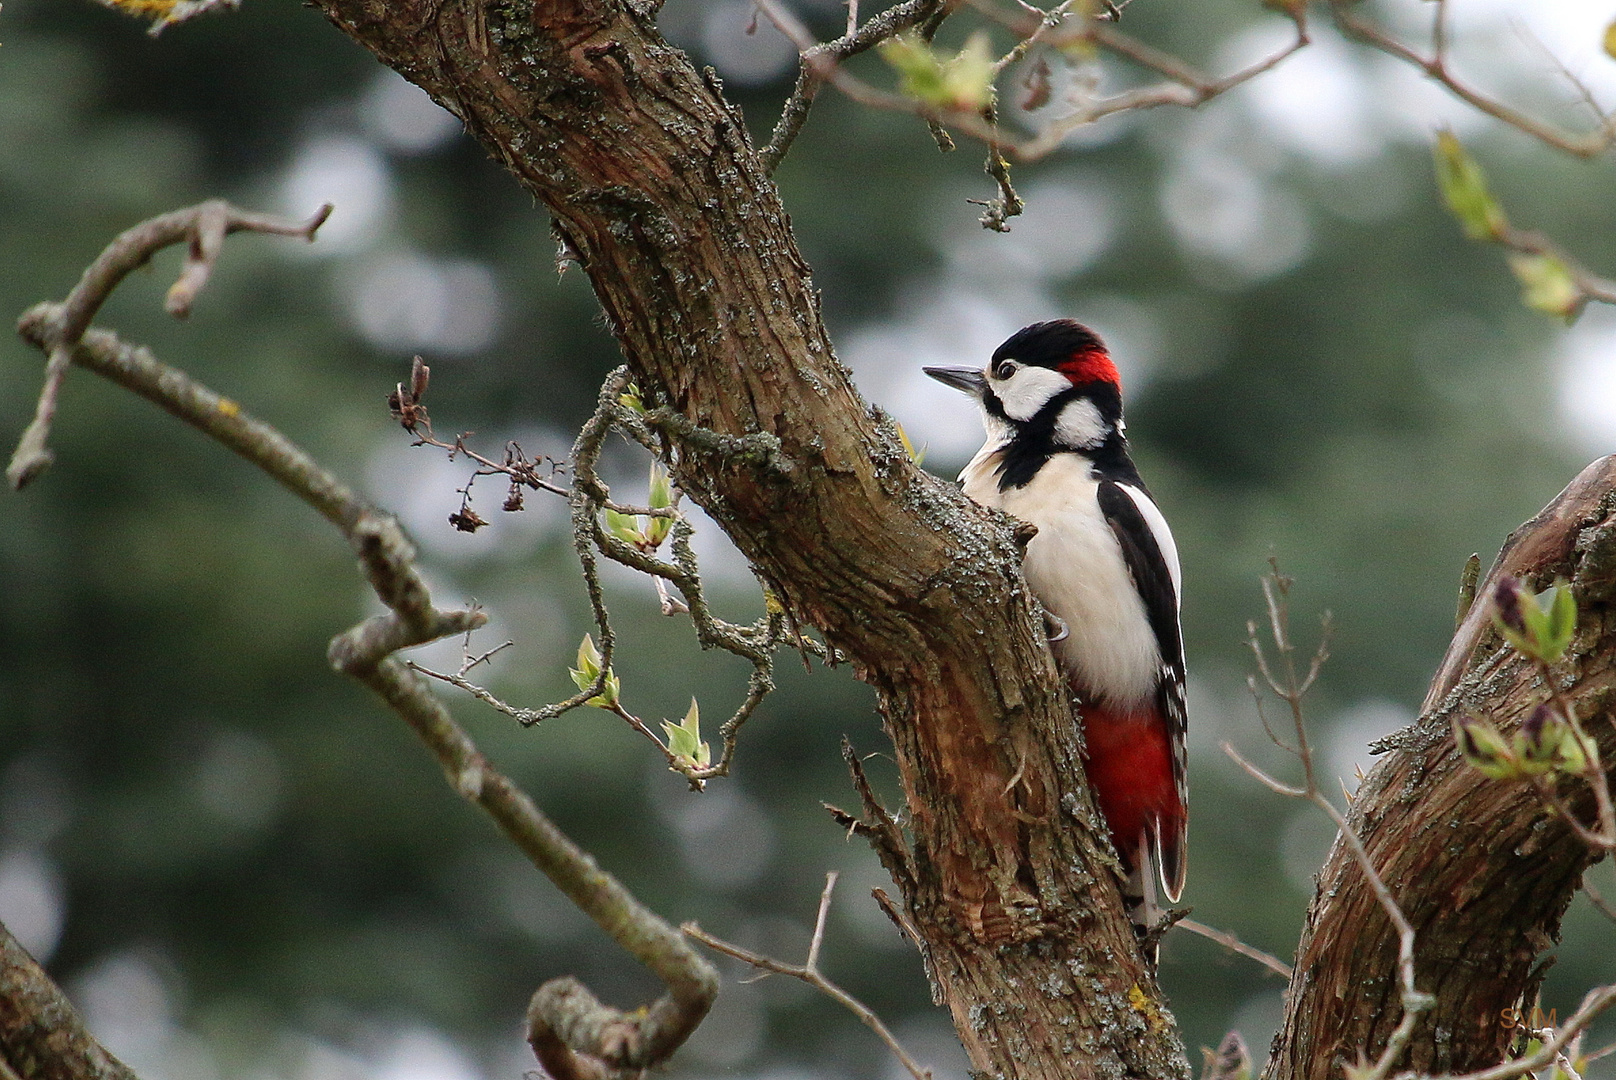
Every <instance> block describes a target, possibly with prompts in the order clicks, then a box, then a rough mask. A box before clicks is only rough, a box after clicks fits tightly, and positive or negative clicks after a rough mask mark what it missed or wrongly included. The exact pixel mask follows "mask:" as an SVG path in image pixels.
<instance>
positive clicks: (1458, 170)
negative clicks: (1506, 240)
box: [1433, 131, 1509, 240]
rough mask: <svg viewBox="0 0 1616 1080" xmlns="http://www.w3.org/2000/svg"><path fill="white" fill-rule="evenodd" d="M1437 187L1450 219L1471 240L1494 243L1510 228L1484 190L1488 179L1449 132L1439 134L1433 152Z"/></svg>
mask: <svg viewBox="0 0 1616 1080" xmlns="http://www.w3.org/2000/svg"><path fill="white" fill-rule="evenodd" d="M1433 156H1434V158H1435V161H1436V183H1437V187H1438V188H1440V189H1441V191H1442V198H1443V201H1445V202H1446V203H1447V204H1448V209H1449V210H1451V211H1453V216H1454V217H1456V218H1458V219H1459V224H1460V225H1462V226H1464V232H1465V235H1466V236H1468V237H1469V238H1470V239H1472V240H1497V239H1499V238H1501V237H1502V236H1503V235H1504V230H1505V229H1507V228H1509V220H1508V219H1507V218H1506V217H1505V216H1504V209H1503V207H1501V206H1499V205H1498V200H1496V199H1494V198H1493V196H1492V192H1490V191H1488V190H1487V177H1486V175H1485V174H1484V173H1483V172H1482V171H1481V166H1480V165H1477V164H1476V161H1475V159H1474V158H1472V157H1471V156H1470V154H1469V152H1468V151H1467V150H1465V148H1464V146H1463V144H1461V143H1460V142H1459V140H1458V138H1457V137H1455V135H1454V134H1453V132H1451V131H1440V132H1438V133H1437V136H1436V147H1435V149H1434V151H1433Z"/></svg>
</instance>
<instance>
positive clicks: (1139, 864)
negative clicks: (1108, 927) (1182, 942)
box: [1117, 833, 1171, 967]
mask: <svg viewBox="0 0 1616 1080" xmlns="http://www.w3.org/2000/svg"><path fill="white" fill-rule="evenodd" d="M1153 839H1154V838H1153V837H1152V836H1151V835H1150V834H1149V833H1141V834H1140V835H1139V839H1138V840H1137V841H1136V842H1135V843H1134V845H1133V847H1132V849H1131V850H1128V849H1126V848H1124V847H1123V846H1122V845H1118V851H1117V854H1118V855H1120V856H1121V857H1122V859H1123V861H1124V862H1125V863H1126V864H1127V866H1128V877H1127V880H1125V881H1123V883H1122V905H1123V908H1124V909H1125V910H1126V911H1127V913H1128V921H1129V922H1131V923H1133V932H1134V934H1135V936H1137V937H1138V938H1139V940H1140V948H1141V949H1142V950H1143V951H1144V954H1145V959H1146V960H1149V961H1150V966H1151V967H1155V966H1156V960H1157V955H1156V953H1157V942H1155V941H1146V935H1147V934H1149V933H1150V930H1151V928H1152V927H1154V926H1155V925H1156V924H1157V923H1158V922H1160V921H1161V917H1162V914H1163V912H1164V910H1165V909H1163V908H1162V907H1161V905H1160V904H1159V903H1157V900H1156V879H1157V874H1158V871H1157V866H1158V865H1159V861H1158V858H1157V852H1156V845H1155V844H1154V843H1153V842H1152V841H1153ZM1169 899H1171V898H1169Z"/></svg>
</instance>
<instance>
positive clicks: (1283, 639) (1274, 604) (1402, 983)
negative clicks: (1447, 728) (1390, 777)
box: [1223, 563, 1436, 1080]
mask: <svg viewBox="0 0 1616 1080" xmlns="http://www.w3.org/2000/svg"><path fill="white" fill-rule="evenodd" d="M1271 565H1272V572H1271V573H1270V574H1268V575H1265V576H1264V578H1263V583H1262V584H1263V599H1264V602H1265V606H1266V608H1267V614H1268V633H1269V636H1270V637H1271V639H1272V641H1273V647H1274V652H1275V655H1276V657H1277V661H1278V669H1277V672H1276V669H1275V666H1274V664H1273V663H1271V662H1270V660H1269V657H1268V653H1267V651H1266V650H1265V649H1264V647H1263V643H1262V640H1261V638H1260V637H1259V636H1258V633H1257V625H1256V623H1255V622H1253V623H1249V624H1248V625H1247V641H1248V644H1249V645H1250V647H1251V650H1252V655H1253V656H1254V657H1255V658H1256V661H1257V671H1258V673H1259V675H1260V676H1261V679H1262V685H1263V686H1264V687H1266V689H1267V690H1268V691H1269V692H1271V693H1273V694H1274V696H1275V697H1277V698H1279V699H1280V700H1281V701H1283V702H1284V703H1285V705H1286V706H1287V708H1288V710H1289V712H1290V718H1291V724H1292V729H1293V732H1294V735H1295V738H1296V743H1295V745H1294V746H1292V745H1288V744H1287V743H1285V742H1284V741H1282V740H1280V739H1279V738H1277V737H1276V736H1275V735H1274V732H1273V730H1272V729H1271V728H1268V723H1267V719H1266V717H1264V719H1263V726H1264V728H1265V729H1267V730H1268V735H1269V738H1270V739H1272V740H1273V742H1274V744H1275V745H1276V746H1278V747H1280V748H1281V749H1282V750H1285V751H1286V752H1288V753H1290V754H1292V755H1294V756H1295V757H1296V759H1297V760H1298V761H1299V762H1300V763H1301V766H1302V776H1303V784H1302V786H1301V787H1296V786H1294V785H1290V784H1285V783H1283V782H1281V781H1279V780H1276V779H1274V778H1273V777H1272V776H1270V775H1268V773H1266V772H1264V771H1263V770H1261V769H1259V768H1258V767H1257V766H1255V765H1253V764H1252V763H1251V762H1249V761H1247V760H1246V759H1245V758H1244V757H1242V756H1241V754H1240V753H1239V751H1237V750H1236V749H1235V748H1234V747H1233V746H1231V745H1230V744H1229V743H1224V744H1223V752H1224V753H1226V754H1228V755H1229V757H1230V758H1232V759H1233V760H1234V762H1235V764H1237V765H1239V766H1240V767H1241V768H1242V769H1244V770H1245V771H1246V773H1247V774H1248V775H1250V776H1251V777H1252V778H1254V779H1255V780H1257V781H1258V782H1259V783H1261V784H1262V785H1263V786H1264V787H1267V788H1268V789H1269V790H1270V791H1273V792H1276V793H1277V794H1280V795H1285V796H1287V797H1289V798H1295V799H1303V800H1305V801H1307V802H1310V803H1312V804H1313V805H1314V806H1317V807H1318V808H1319V809H1320V810H1322V811H1323V812H1324V813H1325V815H1326V816H1328V817H1329V819H1330V820H1331V821H1332V822H1334V823H1335V827H1336V829H1337V830H1338V833H1337V835H1338V837H1339V839H1340V841H1341V842H1343V843H1345V844H1346V845H1347V846H1348V848H1349V850H1350V851H1351V852H1352V855H1353V859H1354V861H1355V862H1356V863H1357V864H1358V868H1359V869H1360V870H1362V871H1363V874H1364V878H1365V879H1366V880H1367V881H1368V882H1369V887H1370V888H1371V890H1373V892H1374V894H1375V898H1376V900H1377V901H1379V903H1380V907H1381V910H1382V911H1384V912H1385V913H1386V917H1387V918H1388V919H1390V920H1391V922H1392V925H1393V926H1394V927H1396V929H1397V939H1398V947H1397V978H1398V985H1399V988H1400V992H1401V993H1400V996H1401V1001H1402V1009H1403V1015H1402V1017H1401V1019H1400V1020H1399V1021H1398V1023H1397V1027H1396V1028H1395V1029H1394V1030H1393V1031H1392V1033H1391V1035H1390V1036H1389V1037H1388V1038H1387V1040H1386V1046H1385V1048H1384V1049H1383V1050H1382V1051H1381V1054H1380V1056H1379V1057H1377V1058H1376V1059H1375V1061H1374V1062H1373V1063H1372V1064H1366V1065H1364V1066H1361V1067H1358V1068H1355V1069H1354V1070H1353V1076H1354V1080H1386V1078H1387V1077H1388V1076H1390V1075H1391V1070H1392V1068H1393V1066H1395V1065H1396V1064H1397V1061H1398V1060H1399V1059H1400V1058H1401V1057H1402V1054H1403V1051H1404V1050H1405V1049H1406V1048H1407V1047H1408V1043H1409V1040H1410V1039H1412V1038H1413V1035H1414V1028H1415V1025H1416V1024H1418V1023H1419V1018H1420V1016H1421V1015H1422V1014H1423V1013H1425V1012H1426V1011H1427V1010H1429V1009H1430V1008H1431V1007H1432V1006H1433V1005H1435V1004H1436V998H1435V997H1433V996H1432V995H1431V994H1428V993H1425V992H1424V991H1422V990H1420V989H1419V988H1418V987H1417V986H1416V985H1415V982H1414V928H1413V926H1411V925H1410V924H1409V921H1408V918H1407V917H1406V916H1405V915H1404V914H1403V909H1402V908H1401V907H1400V906H1399V905H1398V903H1397V900H1396V898H1395V897H1393V896H1392V894H1391V890H1390V889H1389V888H1387V886H1386V883H1385V881H1384V880H1382V879H1381V876H1380V872H1379V871H1378V870H1377V869H1376V868H1375V864H1374V861H1373V860H1372V859H1370V857H1369V853H1368V851H1366V850H1365V849H1364V845H1363V840H1362V839H1361V838H1360V837H1359V836H1358V833H1357V831H1356V830H1355V829H1353V828H1352V826H1351V824H1349V823H1348V821H1347V819H1346V816H1345V815H1343V814H1342V813H1341V811H1340V810H1338V809H1337V808H1336V806H1335V804H1334V803H1332V802H1331V801H1330V800H1329V799H1328V798H1326V797H1325V795H1324V793H1323V791H1322V790H1321V789H1320V787H1319V783H1318V777H1317V774H1316V772H1315V769H1314V762H1313V749H1312V746H1311V745H1310V743H1309V741H1308V736H1307V723H1306V720H1305V716H1304V711H1303V699H1304V698H1305V697H1306V696H1307V693H1308V691H1309V690H1311V689H1312V688H1313V685H1314V683H1315V682H1317V680H1318V677H1319V672H1320V671H1321V670H1322V669H1323V667H1324V663H1325V661H1326V660H1328V659H1329V655H1330V653H1329V620H1328V617H1326V618H1325V622H1324V632H1323V634H1322V635H1321V637H1320V641H1319V645H1318V648H1317V649H1316V650H1315V652H1314V653H1313V657H1312V659H1311V660H1310V661H1309V663H1308V669H1307V674H1306V675H1305V676H1303V675H1300V674H1299V673H1298V671H1297V669H1296V661H1295V651H1296V645H1295V643H1294V641H1293V640H1292V637H1291V631H1290V606H1289V596H1290V588H1291V584H1292V582H1291V579H1290V578H1287V577H1285V576H1284V575H1283V574H1281V573H1280V571H1279V567H1278V565H1277V563H1271ZM1249 685H1250V687H1251V691H1252V696H1253V698H1254V700H1255V701H1256V704H1257V711H1258V715H1259V716H1262V714H1263V705H1262V694H1261V692H1260V689H1259V686H1258V682H1257V676H1253V677H1252V678H1251V679H1250V680H1249Z"/></svg>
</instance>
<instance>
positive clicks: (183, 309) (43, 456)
mask: <svg viewBox="0 0 1616 1080" xmlns="http://www.w3.org/2000/svg"><path fill="white" fill-rule="evenodd" d="M330 215H331V204H330V203H327V204H325V205H324V206H322V207H320V209H319V210H318V211H316V212H315V214H314V216H313V217H311V218H309V219H308V220H307V221H291V220H289V219H287V218H281V217H276V216H274V215H271V214H254V213H249V212H247V211H244V210H238V209H236V208H235V207H233V206H231V205H230V204H229V203H227V202H224V201H223V200H220V199H212V200H209V201H208V202H205V203H200V204H198V205H196V206H191V207H187V208H186V209H184V210H176V211H174V212H173V213H169V214H163V215H162V216H160V217H155V218H151V219H150V220H148V221H143V222H141V223H140V224H139V225H136V226H135V227H134V228H132V229H129V230H127V231H125V232H124V233H122V234H121V235H119V236H118V237H117V238H116V239H115V240H113V241H112V243H110V244H108V245H107V246H106V247H105V248H104V249H103V250H102V252H101V254H100V255H99V256H97V257H96V260H95V261H94V262H92V263H91V264H90V265H89V267H88V268H87V269H86V270H85V271H84V274H83V276H82V277H80V278H79V282H78V284H77V285H75V286H74V287H73V291H72V292H70V293H68V294H67V299H66V300H64V301H63V302H62V303H61V304H57V305H52V306H51V321H50V322H49V323H48V324H43V323H42V324H39V325H37V326H36V329H35V333H36V335H37V337H38V339H39V340H38V344H39V346H40V348H42V349H44V350H45V352H46V354H47V356H48V359H47V361H46V363H45V385H44V387H43V388H42V389H41V390H40V393H39V403H38V405H37V406H36V407H35V410H34V419H33V422H32V423H30V424H29V425H28V428H27V430H26V431H24V432H23V435H22V438H21V439H20V440H19V441H18V444H17V450H16V452H15V453H14V454H13V455H12V458H11V464H10V465H9V466H7V468H6V479H7V480H8V481H9V482H10V483H11V486H12V487H13V488H16V489H21V488H22V487H23V486H24V485H25V484H27V483H28V482H29V481H31V480H34V479H36V478H37V477H38V476H39V475H40V474H41V473H43V472H44V471H45V470H46V469H48V468H50V464H51V461H52V460H53V456H54V455H52V453H51V451H50V446H49V442H50V429H51V420H52V418H53V417H54V416H55V415H56V403H57V398H58V396H59V395H60V393H61V387H62V380H63V379H64V378H65V377H66V376H67V369H68V368H69V367H70V366H72V363H73V349H74V346H76V345H77V344H78V342H79V339H80V338H82V337H83V336H84V332H85V330H86V329H88V328H89V325H90V320H91V319H93V318H95V313H96V312H97V311H99V310H100V309H101V305H102V304H104V303H106V299H107V297H108V296H110V295H111V294H112V290H113V289H115V288H117V287H118V283H119V282H120V281H122V280H123V279H124V278H125V277H126V276H127V275H128V274H129V272H130V271H131V270H134V269H136V268H138V267H141V266H144V265H145V264H146V263H147V262H149V261H150V259H151V257H152V255H153V254H155V253H156V252H158V251H161V250H162V249H163V248H166V247H168V246H170V245H172V244H177V243H181V242H185V243H187V244H188V254H187V257H186V261H185V268H184V270H183V271H182V272H181V274H180V277H179V280H178V281H176V282H175V283H174V284H173V286H172V287H170V289H169V291H168V299H167V307H168V312H169V314H170V315H173V316H174V317H175V318H180V319H183V318H184V317H185V316H186V315H187V314H189V313H190V310H191V304H192V303H193V302H194V301H195V299H196V294H197V292H198V291H199V290H200V289H201V288H202V286H203V285H204V284H206V283H207V279H208V275H209V274H210V273H212V270H213V264H214V262H215V261H216V260H217V258H218V255H219V251H220V249H221V247H222V246H223V243H224V238H225V236H227V235H228V234H230V233H233V232H243V231H245V232H259V233H269V234H272V235H277V236H300V237H302V238H303V239H305V240H309V241H311V242H312V241H313V239H314V234H315V233H316V232H317V231H318V230H319V228H320V226H321V225H323V224H325V219H326V218H327V217H329V216H330ZM35 310H36V311H37V310H39V309H37V308H36V309H35Z"/></svg>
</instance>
